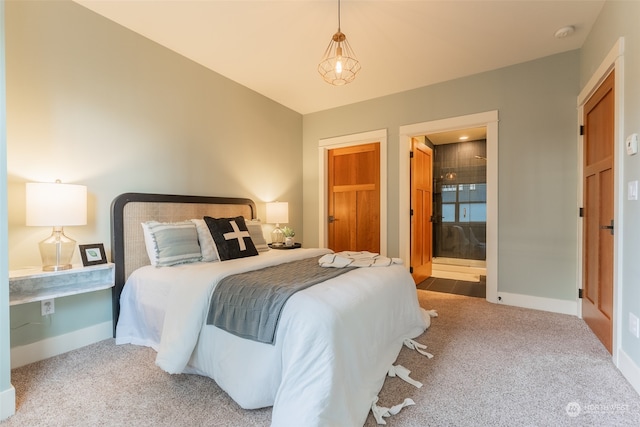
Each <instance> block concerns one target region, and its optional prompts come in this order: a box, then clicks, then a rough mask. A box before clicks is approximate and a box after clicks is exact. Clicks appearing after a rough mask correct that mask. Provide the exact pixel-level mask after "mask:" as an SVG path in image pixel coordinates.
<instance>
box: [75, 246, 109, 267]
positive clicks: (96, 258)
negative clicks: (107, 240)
mask: <svg viewBox="0 0 640 427" xmlns="http://www.w3.org/2000/svg"><path fill="white" fill-rule="evenodd" d="M78 248H80V258H82V265H83V266H85V267H88V266H90V265H98V264H106V263H107V256H106V254H105V252H104V245H103V244H102V243H94V244H90V245H78Z"/></svg>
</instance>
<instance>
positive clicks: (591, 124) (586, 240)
mask: <svg viewBox="0 0 640 427" xmlns="http://www.w3.org/2000/svg"><path fill="white" fill-rule="evenodd" d="M614 82H615V76H614V73H613V72H612V73H611V74H610V75H609V76H608V77H607V78H606V79H605V81H604V82H603V83H602V85H600V87H599V88H598V89H597V90H596V92H595V93H594V94H593V95H592V96H591V98H589V100H588V101H587V102H586V103H585V106H584V126H585V127H584V130H585V132H584V154H583V156H584V158H583V191H584V194H583V203H584V221H583V227H584V229H583V266H582V268H583V270H582V271H583V284H582V287H583V293H582V317H583V319H584V320H585V322H586V323H587V324H588V325H589V327H590V328H591V330H592V331H593V332H594V333H595V335H596V336H597V337H598V338H599V339H600V341H602V343H603V344H604V346H605V347H606V348H607V350H609V352H610V353H611V352H612V337H613V233H614V228H613V226H614V224H613V217H614V210H613V195H614V173H613V172H614V161H613V154H614V123H615V114H614V111H615V110H614Z"/></svg>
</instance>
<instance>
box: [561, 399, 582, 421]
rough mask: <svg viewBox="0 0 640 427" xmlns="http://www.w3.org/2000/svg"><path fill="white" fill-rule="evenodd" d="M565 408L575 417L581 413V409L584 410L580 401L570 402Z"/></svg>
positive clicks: (568, 413)
mask: <svg viewBox="0 0 640 427" xmlns="http://www.w3.org/2000/svg"><path fill="white" fill-rule="evenodd" d="M564 409H565V411H567V415H569V416H570V417H571V418H575V417H577V416H578V415H580V411H581V410H582V408H580V404H579V403H578V402H569V403H568V404H567V407H566V408H564Z"/></svg>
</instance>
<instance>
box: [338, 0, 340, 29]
mask: <svg viewBox="0 0 640 427" xmlns="http://www.w3.org/2000/svg"><path fill="white" fill-rule="evenodd" d="M338 32H340V0H338Z"/></svg>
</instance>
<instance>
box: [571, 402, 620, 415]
mask: <svg viewBox="0 0 640 427" xmlns="http://www.w3.org/2000/svg"><path fill="white" fill-rule="evenodd" d="M564 409H565V411H566V412H567V415H568V416H570V417H571V418H575V417H577V416H578V415H580V414H614V413H618V412H628V411H629V405H626V404H624V403H606V404H596V403H591V404H587V405H580V404H579V403H578V402H569V403H568V404H567V406H566V407H565V408H564Z"/></svg>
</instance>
